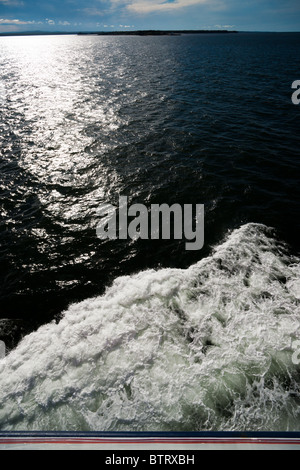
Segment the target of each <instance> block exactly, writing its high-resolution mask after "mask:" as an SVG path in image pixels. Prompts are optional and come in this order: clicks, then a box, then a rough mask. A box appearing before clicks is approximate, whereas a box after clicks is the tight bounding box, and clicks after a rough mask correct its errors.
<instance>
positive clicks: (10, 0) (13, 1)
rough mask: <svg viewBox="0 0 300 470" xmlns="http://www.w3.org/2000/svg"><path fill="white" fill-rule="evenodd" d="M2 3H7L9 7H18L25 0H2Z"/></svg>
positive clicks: (0, 0) (0, 1)
mask: <svg viewBox="0 0 300 470" xmlns="http://www.w3.org/2000/svg"><path fill="white" fill-rule="evenodd" d="M0 4H1V5H5V6H7V7H18V6H23V5H24V2H22V1H21V0H0Z"/></svg>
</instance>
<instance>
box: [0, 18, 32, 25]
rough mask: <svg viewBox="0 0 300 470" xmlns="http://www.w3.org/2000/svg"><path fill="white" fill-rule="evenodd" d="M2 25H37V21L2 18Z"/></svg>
mask: <svg viewBox="0 0 300 470" xmlns="http://www.w3.org/2000/svg"><path fill="white" fill-rule="evenodd" d="M2 24H7V25H23V24H35V21H21V20H6V19H3V18H0V25H2Z"/></svg>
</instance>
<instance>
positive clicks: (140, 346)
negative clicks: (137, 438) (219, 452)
mask: <svg viewBox="0 0 300 470" xmlns="http://www.w3.org/2000/svg"><path fill="white" fill-rule="evenodd" d="M299 279H300V264H299V259H298V258H295V257H290V256H288V255H287V253H286V250H285V248H284V247H283V246H282V244H280V243H278V242H277V241H276V239H275V238H274V237H273V235H272V231H271V230H270V229H268V228H267V227H264V226H262V225H256V224H248V225H244V226H242V227H241V228H240V229H238V230H235V231H233V232H232V233H231V234H230V235H229V236H228V237H227V239H226V240H225V242H224V243H222V244H220V245H219V246H217V247H216V248H215V249H214V251H213V253H212V255H211V256H209V257H208V258H206V259H203V260H201V261H200V262H199V263H197V264H196V265H194V266H192V267H191V268H189V269H187V270H179V269H162V270H157V271H156V270H151V271H145V272H141V273H139V274H136V275H133V276H126V277H120V278H118V279H116V281H115V282H114V283H113V285H112V286H111V287H110V288H108V289H107V292H106V294H105V295H104V296H102V297H99V298H94V299H89V300H86V301H84V302H81V303H79V304H75V305H72V306H71V307H70V308H69V309H68V310H67V311H66V312H65V313H64V316H63V319H62V320H61V322H60V323H59V324H55V323H51V324H49V325H46V326H43V327H41V328H40V329H39V330H38V331H37V332H35V333H32V334H30V335H28V336H27V337H25V338H24V340H23V341H22V342H21V343H20V345H19V346H18V347H17V348H16V349H15V350H14V351H12V352H11V353H10V354H9V355H8V356H7V357H6V358H5V359H2V361H0V374H1V379H0V385H1V387H0V429H1V430H44V431H45V430H68V431H79V430H81V431H86V430H98V431H99V430H100V431H124V430H126V431H201V430H251V431H260V430H264V431H267V430H269V431H276V430H281V431H286V430H299V427H300V409H299V403H300V401H299V400H300V393H299V392H300V390H299V372H300V366H299V365H297V364H294V363H293V360H292V358H293V353H294V350H293V348H292V344H294V342H295V341H297V340H299V339H300V331H299V319H300V307H299V303H300V283H299Z"/></svg>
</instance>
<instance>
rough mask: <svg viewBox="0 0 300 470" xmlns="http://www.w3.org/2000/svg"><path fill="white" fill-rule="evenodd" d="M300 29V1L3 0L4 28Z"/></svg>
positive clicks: (0, 20)
mask: <svg viewBox="0 0 300 470" xmlns="http://www.w3.org/2000/svg"><path fill="white" fill-rule="evenodd" d="M141 29H172V30H176V29H215V30H217V29H228V30H238V31H279V32H280V31H300V0H85V1H83V0H0V32H21V31H52V32H55V31H61V32H72V31H74V32H75V31H126V30H127V31H130V30H141Z"/></svg>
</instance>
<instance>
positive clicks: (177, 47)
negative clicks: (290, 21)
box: [0, 33, 300, 431]
mask: <svg viewBox="0 0 300 470" xmlns="http://www.w3.org/2000/svg"><path fill="white" fill-rule="evenodd" d="M299 50H300V34H283V33H282V34H269V33H264V34H263V33H256V34H247V33H240V34H232V35H231V34H230V35H224V36H223V35H203V36H201V35H199V36H178V37H177V36H176V37H101V36H99V37H97V36H86V37H82V36H63V37H62V36H57V37H53V36H51V37H50V36H49V37H22V38H20V37H8V38H0V80H1V82H0V103H1V107H0V141H1V160H0V195H1V220H0V244H1V252H0V289H1V290H0V309H1V313H0V339H2V340H4V341H5V342H6V344H7V346H8V348H9V349H11V348H13V347H15V346H16V345H17V343H18V342H19V340H20V338H21V337H22V336H25V339H24V340H23V342H22V343H21V345H19V347H18V348H17V349H16V350H15V351H12V352H11V353H10V354H9V355H8V356H7V358H6V359H5V361H4V363H3V365H2V367H3V369H2V371H3V376H2V377H3V379H2V386H1V390H2V391H1V393H0V402H1V403H2V405H3V406H2V409H1V411H0V428H1V429H38V428H42V429H43V430H46V429H61V428H62V427H63V428H64V429H65V430H90V429H93V430H138V431H139V430H161V431H164V430H167V431H170V430H171V431H172V430H174V431H175V430H187V431H194V430H212V429H214V430H225V429H227V430H241V429H247V430H254V431H255V430H274V431H275V430H299V427H300V417H299V399H300V395H299V372H300V369H299V366H298V365H297V364H295V363H294V362H295V361H294V360H293V359H292V355H293V344H294V342H295V341H296V340H298V339H299V337H300V332H299V318H300V316H299V315H300V312H299V302H300V278H299V258H298V255H299V247H300V245H299V228H300V225H299V204H300V197H299V174H300V173H299V166H300V161H299V120H300V106H299V107H298V106H295V105H293V104H292V101H291V96H292V89H291V85H292V83H293V82H294V81H295V80H300V65H299ZM119 195H126V196H128V197H129V199H130V202H132V203H142V204H146V205H150V204H154V203H161V204H162V203H167V204H170V205H171V204H174V203H179V204H204V205H205V245H204V248H203V249H202V250H201V251H195V252H194V251H186V250H185V242H184V241H178V240H175V241H174V240H171V241H153V240H149V241H145V240H136V241H132V240H129V241H121V240H114V241H110V240H107V241H100V240H99V239H98V238H97V236H96V226H97V223H98V221H99V217H98V215H97V210H98V208H99V206H100V205H101V204H104V203H110V204H115V205H117V203H118V198H119ZM123 276H126V277H123ZM113 281H114V283H113ZM112 283H113V284H112ZM110 286H111V287H110ZM107 288H108V290H107ZM105 292H106V293H105ZM82 301H83V303H82ZM70 305H72V307H70ZM66 311H67V313H65V312H66ZM53 321H54V322H53ZM41 325H45V326H44V327H42V328H41V329H39V330H38V331H37V332H36V333H34V334H33V335H30V336H28V335H27V334H28V333H30V332H32V331H34V330H37V329H38V328H39V327H40V326H41ZM5 368H8V371H9V373H7V369H5ZM5 371H6V373H5ZM158 397H160V398H158ZM16 403H17V404H18V405H17V406H16Z"/></svg>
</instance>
